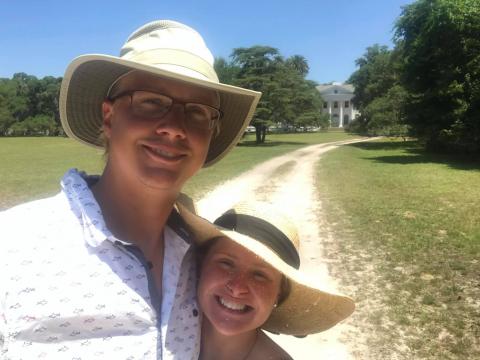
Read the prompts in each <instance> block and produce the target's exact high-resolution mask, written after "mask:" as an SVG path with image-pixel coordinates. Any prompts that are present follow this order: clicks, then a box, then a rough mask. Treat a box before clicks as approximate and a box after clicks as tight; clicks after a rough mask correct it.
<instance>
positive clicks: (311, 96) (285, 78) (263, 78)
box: [231, 46, 322, 143]
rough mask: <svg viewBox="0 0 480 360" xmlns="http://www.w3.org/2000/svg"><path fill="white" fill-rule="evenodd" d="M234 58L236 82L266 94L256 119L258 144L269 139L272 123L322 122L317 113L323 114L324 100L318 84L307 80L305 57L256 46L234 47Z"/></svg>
mask: <svg viewBox="0 0 480 360" xmlns="http://www.w3.org/2000/svg"><path fill="white" fill-rule="evenodd" d="M231 58H232V64H233V66H238V68H239V70H238V72H237V78H236V79H234V81H233V83H234V84H235V85H238V86H242V87H247V88H250V89H253V90H257V91H261V92H262V93H263V95H262V98H261V99H260V102H259V104H258V107H257V110H256V112H255V116H254V118H253V120H252V125H253V126H254V127H255V129H256V141H257V143H262V142H264V141H265V136H266V133H267V129H268V126H270V125H273V124H283V125H284V126H298V125H299V124H300V123H301V124H316V123H319V122H320V120H321V118H320V117H319V116H314V113H315V112H317V113H318V114H319V115H320V114H321V104H322V100H321V97H320V94H319V93H318V91H317V90H316V89H315V85H316V84H315V83H314V82H311V81H307V80H305V75H306V73H307V72H308V64H307V62H306V60H305V58H304V57H303V56H300V55H295V56H292V57H291V58H288V59H287V60H284V58H283V57H282V56H281V55H280V53H279V51H278V49H275V48H272V47H270V46H253V47H251V48H237V49H234V50H233V52H232V55H231Z"/></svg>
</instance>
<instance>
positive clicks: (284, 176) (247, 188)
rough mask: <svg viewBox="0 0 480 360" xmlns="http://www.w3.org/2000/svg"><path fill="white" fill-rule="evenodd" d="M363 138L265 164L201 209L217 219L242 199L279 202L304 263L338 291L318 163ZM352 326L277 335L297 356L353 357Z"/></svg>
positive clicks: (228, 184) (215, 194)
mask: <svg viewBox="0 0 480 360" xmlns="http://www.w3.org/2000/svg"><path fill="white" fill-rule="evenodd" d="M358 141H365V140H353V141H352V140H349V141H339V142H335V143H328V144H319V145H312V146H309V147H305V148H302V149H299V150H297V151H294V152H291V153H289V154H286V155H283V156H279V157H276V158H274V159H271V160H269V161H266V162H264V163H262V164H259V165H257V166H256V167H255V168H253V169H251V170H250V171H248V172H245V173H244V174H242V175H240V176H239V177H237V178H235V179H233V180H231V181H228V182H226V183H224V184H223V185H221V186H219V187H217V188H216V189H215V190H213V191H212V192H211V193H209V194H207V195H206V196H205V197H204V198H203V199H201V200H200V201H199V202H198V203H197V205H198V212H199V214H200V215H202V216H203V217H205V218H207V219H209V220H211V221H213V220H214V219H216V218H217V217H218V216H219V215H221V214H222V213H223V212H224V211H226V210H227V209H229V208H230V207H231V206H232V205H234V204H235V203H237V202H239V201H243V200H258V201H265V202H268V203H271V204H273V205H274V206H276V207H278V208H279V209H281V210H282V211H283V212H284V213H285V214H287V215H288V216H290V218H291V219H292V220H293V221H294V222H295V223H296V224H297V226H298V228H299V235H300V239H301V244H300V257H301V262H302V265H301V266H302V269H304V270H305V271H308V272H309V273H311V275H313V276H315V277H316V278H317V279H319V280H320V281H321V283H322V284H324V288H325V289H326V290H328V289H330V290H333V291H335V290H336V289H337V284H336V283H335V281H334V279H332V278H331V277H330V276H329V272H328V259H326V258H325V257H324V256H323V243H324V242H327V241H332V236H331V233H330V231H329V230H328V227H327V226H326V224H325V223H324V222H323V220H322V216H321V214H322V206H321V202H320V201H319V196H318V194H317V190H316V187H315V184H314V181H315V176H314V175H315V165H316V163H317V162H318V160H319V159H320V156H321V155H322V154H323V153H325V152H326V151H329V150H332V149H334V148H336V147H338V146H340V145H343V144H349V143H353V142H358ZM348 327H349V325H348V324H345V323H342V324H340V325H338V326H336V327H334V328H332V329H330V330H328V331H326V332H324V333H320V334H316V335H310V336H308V337H306V338H303V339H297V338H294V337H292V336H284V335H279V336H275V335H272V337H273V338H274V339H275V341H277V342H278V343H279V344H280V345H281V346H282V347H283V348H284V349H285V350H286V351H287V352H289V353H290V354H291V355H292V356H293V358H294V359H336V360H337V359H338V360H342V359H352V356H351V349H350V348H349V344H348V343H349V342H350V341H349V340H348V338H349V337H348V335H347V333H348ZM352 340H354V339H352Z"/></svg>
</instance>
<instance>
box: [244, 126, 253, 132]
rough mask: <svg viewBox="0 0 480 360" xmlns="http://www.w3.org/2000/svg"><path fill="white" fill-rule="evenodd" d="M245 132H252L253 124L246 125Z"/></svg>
mask: <svg viewBox="0 0 480 360" xmlns="http://www.w3.org/2000/svg"><path fill="white" fill-rule="evenodd" d="M245 132H246V133H254V132H255V126H247V128H246V129H245Z"/></svg>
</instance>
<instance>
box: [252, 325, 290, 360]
mask: <svg viewBox="0 0 480 360" xmlns="http://www.w3.org/2000/svg"><path fill="white" fill-rule="evenodd" d="M252 355H254V356H252V358H253V359H265V360H266V359H268V360H292V359H293V358H292V357H291V356H290V355H289V354H288V353H287V352H286V351H285V350H283V349H282V348H281V347H280V346H279V345H278V344H277V343H276V342H275V341H273V340H272V339H270V337H268V336H267V335H266V334H265V333H264V332H263V331H261V330H260V333H259V336H258V344H257V350H256V351H255V353H254V354H252Z"/></svg>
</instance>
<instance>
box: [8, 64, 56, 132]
mask: <svg viewBox="0 0 480 360" xmlns="http://www.w3.org/2000/svg"><path fill="white" fill-rule="evenodd" d="M61 80H62V79H61V78H54V77H51V76H47V77H44V78H43V79H37V78H36V77H35V76H31V75H27V74H25V73H17V74H15V75H13V77H12V79H0V136H12V135H13V136H23V135H58V134H61V133H63V131H62V128H61V124H60V116H59V113H58V95H59V92H60V84H61Z"/></svg>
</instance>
